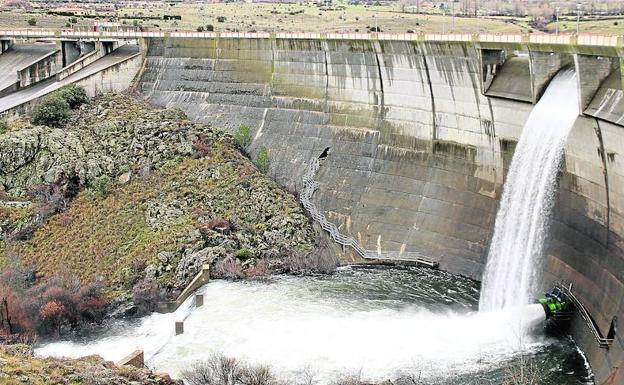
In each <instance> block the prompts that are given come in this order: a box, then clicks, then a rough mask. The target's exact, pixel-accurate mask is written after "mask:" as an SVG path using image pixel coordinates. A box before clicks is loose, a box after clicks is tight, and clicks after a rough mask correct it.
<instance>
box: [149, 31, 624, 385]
mask: <svg viewBox="0 0 624 385" xmlns="http://www.w3.org/2000/svg"><path fill="white" fill-rule="evenodd" d="M147 45H148V50H147V56H146V59H145V70H144V73H143V76H142V79H141V82H140V90H141V92H142V93H143V95H145V96H146V97H147V98H148V99H149V100H150V101H152V102H153V103H155V104H158V105H163V106H176V107H180V108H182V109H183V110H184V111H185V112H186V113H187V114H188V115H189V116H190V117H191V118H193V119H196V120H200V121H206V122H210V123H212V124H214V125H216V126H221V127H225V128H227V129H229V130H230V131H235V130H236V128H237V127H238V126H239V125H240V124H247V125H249V126H250V127H251V128H252V130H253V136H254V141H253V143H252V145H251V146H250V149H249V150H250V152H251V154H252V156H255V154H256V153H257V151H258V148H259V147H260V146H266V147H267V148H268V149H269V156H270V158H271V167H270V171H269V172H270V174H271V175H272V176H273V177H275V178H276V179H277V180H278V181H279V182H280V183H282V184H283V185H285V186H287V187H288V188H290V189H292V190H297V189H300V187H301V186H300V181H301V176H302V174H303V173H304V172H305V170H306V168H307V165H308V162H309V160H310V159H311V158H312V157H318V156H319V155H320V154H321V153H322V152H323V151H324V150H325V149H326V148H330V151H329V155H328V157H327V159H326V161H325V162H324V165H323V166H322V167H321V169H320V171H319V173H318V180H319V182H320V188H319V190H318V192H317V193H316V194H315V204H316V205H317V207H319V208H320V209H323V210H324V214H325V215H326V216H327V218H329V219H330V220H332V221H333V222H334V223H336V224H337V225H339V226H340V228H341V232H344V233H347V234H350V235H353V236H354V237H356V238H357V239H358V240H359V241H360V243H361V244H362V245H363V246H364V247H365V248H367V249H373V250H375V249H380V250H384V251H412V250H413V251H421V252H424V253H425V254H426V255H428V256H430V257H432V258H434V259H436V260H438V261H440V267H441V268H443V269H446V270H450V271H452V272H455V273H461V274H465V275H468V276H471V277H474V278H480V275H481V272H482V270H483V267H484V264H485V261H486V257H487V249H488V245H489V241H490V238H491V236H492V231H493V226H494V220H495V214H496V210H497V204H498V199H499V197H500V194H501V187H502V182H503V178H504V175H505V170H506V168H507V167H508V165H509V162H510V160H511V156H512V154H513V150H514V148H515V143H516V141H517V140H518V138H519V136H520V133H521V130H522V127H523V124H524V122H525V121H526V119H527V117H528V115H529V113H530V111H531V109H532V107H533V105H532V104H531V103H521V102H518V101H514V100H508V99H502V98H494V97H487V96H484V95H483V89H482V85H483V83H484V81H485V79H484V78H483V73H482V67H483V66H482V52H481V49H480V47H478V46H475V45H474V44H473V43H470V42H419V41H375V40H365V41H353V40H296V39H292V40H288V39H277V40H275V39H223V38H222V39H191V38H168V39H167V38H154V39H148V41H147ZM546 48H547V47H546ZM537 51H539V52H546V51H547V49H546V51H544V50H541V51H540V50H537ZM564 54H565V52H564ZM548 55H550V54H548ZM534 57H535V58H536V59H537V60H536V61H535V62H536V63H537V62H542V63H551V64H552V63H555V62H556V63H555V64H557V65H558V66H562V65H565V64H567V63H569V62H571V60H570V58H571V57H566V56H561V57H557V58H551V57H546V56H544V55H537V54H536V55H534ZM529 68H531V67H529ZM531 71H532V72H531V74H533V75H534V76H532V78H531V79H515V78H514V76H510V78H509V81H510V82H511V83H510V84H509V85H507V87H509V86H514V85H515V82H527V84H528V85H529V88H528V89H526V90H522V92H521V93H522V95H528V96H531V97H534V96H535V95H537V94H539V93H540V92H541V90H542V89H543V87H544V86H545V85H546V84H547V83H548V78H549V76H551V75H550V73H549V70H548V69H544V68H540V69H537V68H532V69H531ZM587 84H589V83H587ZM600 84H602V83H600V82H598V83H597V84H594V85H593V87H595V89H598V88H599V87H600ZM497 87H498V90H499V91H500V92H506V91H505V87H506V85H505V84H500V87H499V86H498V85H497ZM586 89H589V88H587V87H586ZM501 96H505V95H501ZM591 98H593V96H590V99H591ZM620 112H622V111H617V110H616V111H615V114H616V115H617V114H620ZM622 113H624V112H622ZM545 129H547V128H545ZM623 133H624V128H623V127H622V126H618V125H616V124H613V123H611V122H607V121H603V120H600V121H599V120H595V119H594V118H592V117H580V118H579V119H578V121H577V122H576V124H575V126H574V128H573V130H572V133H571V135H570V139H569V142H568V144H567V148H566V163H565V166H564V169H563V170H562V178H561V187H560V189H559V198H558V200H557V205H556V207H555V213H554V223H553V226H552V234H553V236H552V239H551V241H550V244H549V245H548V249H547V257H546V261H545V265H544V270H545V271H546V274H545V278H544V285H543V287H542V288H541V289H546V288H547V287H548V286H549V285H550V282H551V281H552V280H554V279H567V280H569V281H572V282H573V283H574V284H575V287H576V288H577V292H578V294H579V296H580V297H581V299H582V300H583V301H584V302H585V303H587V305H588V307H589V309H590V310H591V312H592V314H595V317H596V319H597V322H598V324H599V325H601V327H602V328H603V330H604V331H606V330H607V328H608V323H609V322H610V321H611V317H613V316H614V315H619V317H620V319H624V278H623V277H624V270H623V266H624V252H623V249H624V242H623V241H622V239H623V237H624V226H623V222H622V211H623V210H624V201H623V196H624V183H623V182H624V180H623V179H622V177H623V175H622V174H623V173H624V171H623V170H624V167H623V166H624V165H623V164H622V159H621V156H622V155H621V154H624V140H622V139H623V138H622V135H623ZM347 257H348V256H347ZM574 330H575V336H576V338H577V340H578V342H579V344H580V346H581V347H582V348H583V349H584V350H585V351H586V352H587V353H588V356H589V358H590V361H591V362H592V365H593V369H594V371H595V373H596V377H597V379H598V382H600V381H602V379H605V378H607V377H608V376H609V375H610V374H611V372H612V371H613V370H615V367H617V366H618V365H621V363H622V361H624V353H623V347H622V338H621V336H618V338H617V341H616V342H615V344H614V346H613V347H612V348H611V349H610V350H608V351H607V350H604V349H601V348H599V347H598V345H597V343H595V342H594V341H593V340H592V339H591V337H590V336H589V334H588V333H584V332H583V328H582V325H575V326H574Z"/></svg>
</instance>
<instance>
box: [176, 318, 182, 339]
mask: <svg viewBox="0 0 624 385" xmlns="http://www.w3.org/2000/svg"><path fill="white" fill-rule="evenodd" d="M183 333H184V321H176V323H175V335H176V336H177V335H180V334H183Z"/></svg>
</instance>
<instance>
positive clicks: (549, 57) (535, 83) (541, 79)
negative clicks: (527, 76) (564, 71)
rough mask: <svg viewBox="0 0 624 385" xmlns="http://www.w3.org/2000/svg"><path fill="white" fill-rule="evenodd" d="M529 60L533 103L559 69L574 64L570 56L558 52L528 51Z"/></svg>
mask: <svg viewBox="0 0 624 385" xmlns="http://www.w3.org/2000/svg"><path fill="white" fill-rule="evenodd" d="M529 60H530V65H531V93H532V98H533V103H537V101H538V100H539V98H540V97H541V96H542V93H543V92H544V90H545V88H546V86H547V85H548V83H550V80H551V79H552V78H553V76H555V74H556V73H557V72H559V70H560V69H561V68H563V67H564V66H567V65H571V64H573V63H574V58H573V57H572V55H570V54H567V53H559V52H539V51H529Z"/></svg>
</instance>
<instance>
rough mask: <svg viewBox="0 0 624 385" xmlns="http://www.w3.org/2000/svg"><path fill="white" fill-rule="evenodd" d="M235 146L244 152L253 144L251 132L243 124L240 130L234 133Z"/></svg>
mask: <svg viewBox="0 0 624 385" xmlns="http://www.w3.org/2000/svg"><path fill="white" fill-rule="evenodd" d="M234 144H236V147H238V148H240V149H241V150H244V149H245V148H247V146H249V145H250V144H251V130H250V129H249V126H247V125H245V124H241V125H240V126H239V127H238V130H236V132H235V133H234Z"/></svg>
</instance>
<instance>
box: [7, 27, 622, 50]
mask: <svg viewBox="0 0 624 385" xmlns="http://www.w3.org/2000/svg"><path fill="white" fill-rule="evenodd" d="M0 37H4V38H20V37H27V38H53V39H59V38H82V39H102V38H112V39H133V38H144V37H148V38H149V37H192V38H208V39H213V38H243V39H268V38H275V39H324V40H399V41H413V40H419V41H464V42H475V43H480V42H483V43H532V44H572V45H585V46H606V47H617V46H623V45H624V36H623V35H621V34H620V35H606V34H605V35H602V34H591V33H580V34H563V33H560V34H549V33H531V34H528V33H524V34H522V33H423V32H419V33H384V32H378V33H318V32H277V33H270V32H195V31H144V32H143V31H74V30H52V29H40V28H32V29H31V28H27V29H11V30H0Z"/></svg>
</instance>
